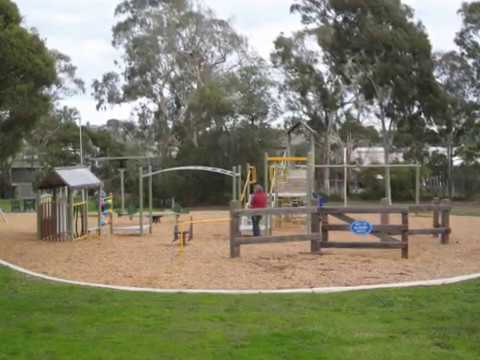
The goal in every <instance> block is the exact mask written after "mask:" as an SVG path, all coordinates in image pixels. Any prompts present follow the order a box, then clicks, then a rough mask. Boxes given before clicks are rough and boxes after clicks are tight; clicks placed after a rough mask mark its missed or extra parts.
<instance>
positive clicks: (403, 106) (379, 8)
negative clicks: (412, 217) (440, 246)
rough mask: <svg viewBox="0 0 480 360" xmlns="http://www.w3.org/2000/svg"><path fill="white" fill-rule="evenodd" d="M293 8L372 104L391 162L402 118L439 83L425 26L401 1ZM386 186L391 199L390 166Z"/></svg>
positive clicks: (305, 3)
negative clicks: (396, 134)
mask: <svg viewBox="0 0 480 360" xmlns="http://www.w3.org/2000/svg"><path fill="white" fill-rule="evenodd" d="M292 11H294V12H296V13H299V14H300V15H301V16H302V22H303V23H304V24H305V25H306V26H307V27H309V28H310V31H315V32H316V34H317V39H318V42H319V44H320V46H321V47H322V49H323V51H324V53H325V57H326V59H327V61H328V62H331V63H332V64H334V69H335V72H336V73H337V74H338V75H340V76H341V77H342V79H343V81H344V82H345V83H346V84H349V85H352V86H354V87H355V88H357V89H358V91H359V92H360V93H361V94H362V95H363V98H364V99H365V100H366V101H367V103H368V104H369V105H370V106H371V107H372V109H373V111H374V113H375V117H376V118H377V119H378V120H379V124H380V129H381V135H382V139H383V147H384V152H385V163H386V164H387V165H388V164H389V163H390V153H391V148H392V144H393V140H394V134H395V131H396V128H397V126H398V124H399V122H400V121H401V120H402V119H403V118H404V117H405V115H406V114H410V113H411V112H412V109H414V110H415V111H426V110H427V109H428V105H429V103H428V100H429V99H428V96H427V95H426V94H428V91H426V90H427V89H434V88H435V80H434V77H433V62H432V54H431V45H430V41H429V39H428V36H427V35H426V33H425V29H424V27H423V25H422V24H421V23H416V22H415V21H414V19H413V15H414V14H413V10H412V9H411V8H409V7H408V6H406V5H404V4H402V2H401V1H400V0H368V1H350V0H302V1H297V3H296V4H294V5H293V6H292ZM424 95H425V96H424ZM418 109H419V110H418ZM385 187H386V192H387V194H386V195H387V197H388V199H389V201H390V203H391V201H392V197H391V185H390V168H388V167H386V170H385Z"/></svg>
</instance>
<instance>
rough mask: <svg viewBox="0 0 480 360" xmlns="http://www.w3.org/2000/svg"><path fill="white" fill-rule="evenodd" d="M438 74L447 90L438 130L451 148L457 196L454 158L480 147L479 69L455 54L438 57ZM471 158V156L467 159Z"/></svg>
mask: <svg viewBox="0 0 480 360" xmlns="http://www.w3.org/2000/svg"><path fill="white" fill-rule="evenodd" d="M435 75H436V78H437V79H438V81H439V83H440V84H441V87H442V90H443V97H442V99H443V101H442V105H443V106H442V109H443V111H442V112H441V113H439V116H438V117H437V119H436V120H437V121H436V124H435V125H436V126H435V130H436V132H437V133H438V135H439V138H440V139H441V142H442V145H444V146H445V147H446V148H447V163H448V176H447V179H448V194H449V196H450V197H452V196H453V158H454V155H455V149H456V150H457V154H462V153H463V154H465V155H467V154H468V152H469V151H470V150H471V149H472V147H471V145H472V143H473V144H474V146H476V145H477V140H478V138H476V136H475V135H476V133H477V131H478V122H477V118H478V114H479V110H480V108H479V104H478V100H477V97H476V95H475V93H476V90H475V88H476V86H477V84H476V81H475V70H474V68H473V67H472V66H470V64H469V62H468V60H467V59H466V58H465V57H464V56H462V55H461V54H459V53H457V52H455V51H451V52H447V53H438V54H436V55H435ZM467 158H468V156H467Z"/></svg>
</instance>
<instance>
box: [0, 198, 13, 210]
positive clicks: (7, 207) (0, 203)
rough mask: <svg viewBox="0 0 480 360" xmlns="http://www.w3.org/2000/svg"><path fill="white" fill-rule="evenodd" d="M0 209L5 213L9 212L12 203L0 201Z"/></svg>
mask: <svg viewBox="0 0 480 360" xmlns="http://www.w3.org/2000/svg"><path fill="white" fill-rule="evenodd" d="M0 209H2V210H3V211H6V212H10V211H11V209H12V203H11V201H10V200H4V199H0Z"/></svg>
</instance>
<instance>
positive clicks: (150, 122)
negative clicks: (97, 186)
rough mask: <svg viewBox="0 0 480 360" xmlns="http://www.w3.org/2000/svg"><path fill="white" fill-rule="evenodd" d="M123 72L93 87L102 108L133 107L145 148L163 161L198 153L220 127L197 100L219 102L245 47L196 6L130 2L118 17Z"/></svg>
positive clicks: (116, 40)
mask: <svg viewBox="0 0 480 360" xmlns="http://www.w3.org/2000/svg"><path fill="white" fill-rule="evenodd" d="M115 14H116V16H117V17H118V19H119V21H118V22H117V24H116V25H115V26H114V28H113V45H114V46H115V47H116V48H117V49H119V50H121V51H122V53H123V56H122V59H121V61H119V62H117V66H118V67H119V69H118V71H117V72H109V73H107V74H105V75H104V76H103V78H102V79H101V80H98V81H95V82H94V85H93V86H94V95H95V97H96V99H97V102H98V107H99V108H102V107H105V106H107V105H115V104H122V103H134V104H136V106H135V113H136V115H137V119H138V121H139V125H140V127H141V128H142V129H143V130H144V133H145V134H146V138H145V144H149V143H152V144H155V147H156V148H157V150H158V151H159V152H160V155H161V156H163V157H168V155H169V154H171V153H172V149H173V148H176V147H177V146H178V144H179V143H180V144H182V143H184V142H186V143H189V144H191V145H192V146H193V147H195V148H198V147H199V146H200V142H199V137H200V135H201V133H202V131H204V130H205V129H208V128H211V127H212V126H216V123H215V122H214V120H213V119H210V118H207V117H206V116H202V115H204V114H202V113H199V112H198V111H196V110H198V109H196V108H198V99H199V98H203V99H204V98H205V97H206V96H210V95H211V96H215V95H218V94H219V90H218V88H217V90H214V88H215V87H216V86H217V85H218V84H219V83H220V82H221V81H222V80H221V78H222V76H223V75H224V74H226V73H229V72H232V71H235V70H236V69H238V67H239V64H241V63H242V61H243V59H244V58H245V57H246V53H247V44H246V41H245V39H244V38H243V37H241V36H240V35H238V34H237V33H236V32H235V30H234V29H233V28H232V27H231V25H230V24H229V23H228V21H225V20H223V19H219V18H217V17H216V16H215V14H214V13H213V12H212V11H211V10H210V9H208V8H203V7H201V6H198V5H195V4H194V2H193V1H190V0H175V1H143V0H124V1H122V2H121V3H120V4H119V5H118V7H117V8H116V12H115Z"/></svg>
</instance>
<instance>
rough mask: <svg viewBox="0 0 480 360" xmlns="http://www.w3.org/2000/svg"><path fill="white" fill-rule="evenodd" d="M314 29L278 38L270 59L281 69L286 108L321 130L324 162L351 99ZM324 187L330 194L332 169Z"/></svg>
mask: <svg viewBox="0 0 480 360" xmlns="http://www.w3.org/2000/svg"><path fill="white" fill-rule="evenodd" d="M312 35H313V34H312V33H309V32H308V31H300V32H297V33H295V34H294V35H293V36H291V37H286V36H284V35H283V34H281V35H280V36H279V37H277V39H276V40H275V43H274V44H275V50H274V52H273V53H272V54H271V60H272V63H273V65H274V67H275V68H276V69H278V70H279V71H280V76H281V79H282V80H281V81H280V83H279V90H280V94H281V95H282V98H283V100H284V104H285V110H286V112H287V114H289V116H290V117H291V120H293V121H298V120H302V121H305V120H306V121H307V122H308V123H309V124H310V126H311V127H312V128H313V129H315V130H317V131H318V133H320V134H322V135H323V136H322V144H323V149H322V154H323V159H322V160H323V163H324V164H330V161H331V145H332V139H334V138H335V137H336V132H335V131H336V130H337V128H338V125H339V123H340V120H341V118H342V115H343V114H342V112H344V111H345V109H346V106H347V104H348V103H349V100H346V98H347V96H348V95H347V91H345V88H344V86H343V84H342V82H341V81H340V78H339V77H338V76H337V75H336V74H335V73H333V72H332V71H331V70H330V67H329V66H328V65H326V64H325V63H324V62H323V58H322V53H321V51H320V49H318V46H316V44H315V42H314V39H313V41H312ZM323 175H324V190H325V191H326V193H327V194H330V169H329V168H326V169H325V171H324V172H323Z"/></svg>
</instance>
